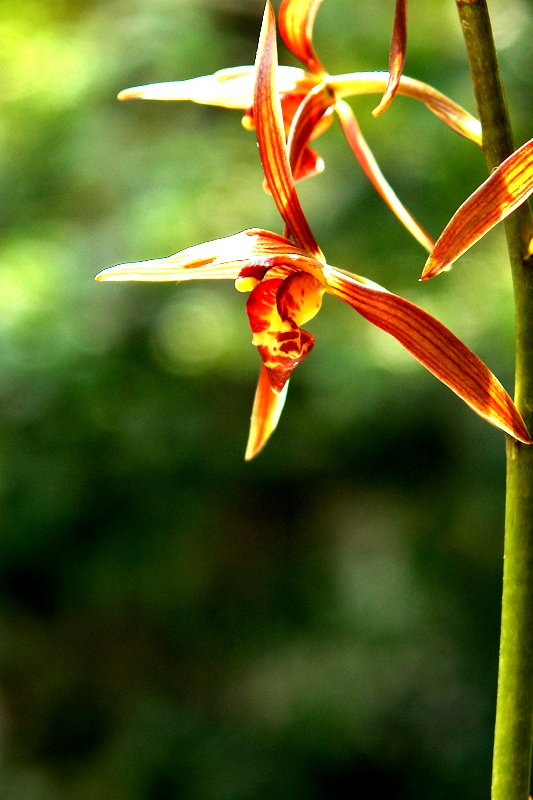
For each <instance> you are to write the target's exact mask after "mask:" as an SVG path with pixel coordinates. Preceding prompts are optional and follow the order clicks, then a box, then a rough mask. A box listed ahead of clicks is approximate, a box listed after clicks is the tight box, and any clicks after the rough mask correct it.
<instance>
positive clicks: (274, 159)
mask: <svg viewBox="0 0 533 800" xmlns="http://www.w3.org/2000/svg"><path fill="white" fill-rule="evenodd" d="M276 64H277V48H276V22H275V17H274V12H273V10H272V6H271V5H270V3H268V2H267V4H266V7H265V14H264V17H263V25H262V27H261V34H260V37H259V46H258V49H257V59H256V68H257V73H256V81H255V92H254V121H255V126H256V129H257V141H258V144H259V152H260V154H261V161H262V164H263V170H264V172H265V178H266V180H267V183H268V186H269V189H270V191H271V193H272V197H273V198H274V202H275V203H276V206H277V207H278V211H279V213H280V214H281V216H282V217H283V220H284V222H285V224H286V226H287V228H288V230H289V232H290V234H291V236H292V237H293V238H294V240H295V242H296V244H297V245H299V247H301V248H303V249H305V250H307V251H308V253H309V255H311V256H315V257H316V258H318V259H319V260H323V258H324V257H323V255H322V252H321V250H320V248H319V246H318V244H317V242H316V240H315V237H314V236H313V234H312V232H311V229H310V227H309V225H308V222H307V220H306V218H305V216H304V213H303V211H302V207H301V205H300V201H299V199H298V195H297V194H296V187H295V185H294V179H293V177H292V173H291V169H290V166H289V160H288V157H287V147H286V144H285V134H284V130H283V117H282V112H281V104H280V100H279V96H278V94H277V88H276Z"/></svg>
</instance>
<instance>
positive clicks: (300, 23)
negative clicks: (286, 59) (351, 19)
mask: <svg viewBox="0 0 533 800" xmlns="http://www.w3.org/2000/svg"><path fill="white" fill-rule="evenodd" d="M321 2H322V0H283V2H282V4H281V6H280V9H279V15H278V21H279V32H280V34H281V38H282V39H283V41H284V42H285V44H286V45H287V47H288V48H289V50H290V51H291V53H293V54H294V55H295V56H296V58H299V59H300V61H301V62H302V63H303V64H305V66H306V67H307V69H308V70H309V72H313V73H315V74H318V75H324V74H325V70H324V67H323V66H322V64H321V63H320V61H319V60H318V57H317V55H316V53H315V51H314V48H313V25H314V22H315V17H316V13H317V11H318V7H319V5H320V3H321Z"/></svg>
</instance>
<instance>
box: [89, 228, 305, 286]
mask: <svg viewBox="0 0 533 800" xmlns="http://www.w3.org/2000/svg"><path fill="white" fill-rule="evenodd" d="M285 262H289V263H290V264H291V266H292V267H293V268H294V269H297V268H298V265H300V268H303V269H311V270H313V269H316V266H314V264H315V262H314V261H312V260H310V259H309V257H308V256H307V254H306V252H305V251H304V250H301V249H300V248H298V247H297V246H296V245H295V244H294V243H293V242H291V241H289V240H288V239H285V238H284V237H283V236H279V235H278V234H276V233H270V231H264V230H261V229H259V228H253V229H251V230H248V231H243V232H242V233H237V234H235V235H234V236H227V237H225V238H224V239H215V240H214V241H212V242H205V243H204V244H199V245H196V246H194V247H188V248H187V249H186V250H181V251H180V252H179V253H176V254H175V255H173V256H169V257H168V258H158V259H154V260H153V261H138V262H136V263H132V264H119V265H118V266H116V267H110V268H109V269H105V270H103V272H100V273H99V274H98V275H97V276H96V280H97V281H188V280H222V279H229V280H236V279H237V278H238V277H239V276H240V275H241V272H242V271H243V269H245V268H249V269H250V268H253V269H259V270H263V274H264V272H266V270H267V269H270V268H271V267H274V266H276V265H282V264H284V263H285ZM250 274H253V275H255V272H252V273H250ZM261 277H262V276H261Z"/></svg>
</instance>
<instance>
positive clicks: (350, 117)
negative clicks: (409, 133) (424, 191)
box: [335, 100, 434, 252]
mask: <svg viewBox="0 0 533 800" xmlns="http://www.w3.org/2000/svg"><path fill="white" fill-rule="evenodd" d="M335 110H336V112H337V114H338V115H339V120H340V123H341V125H342V129H343V131H344V135H345V136H346V138H347V140H348V144H349V145H350V147H351V148H352V150H353V153H354V155H355V157H356V158H357V160H358V161H359V163H360V165H361V167H362V168H363V170H364V172H365V174H366V176H367V178H368V179H369V180H370V182H371V183H372V185H373V186H374V188H375V189H376V191H377V192H378V194H379V195H380V196H381V197H382V198H383V200H384V201H385V203H386V204H387V205H388V207H389V208H390V210H391V211H392V212H393V213H394V214H395V215H396V216H397V217H398V219H399V220H400V222H401V223H402V225H404V226H405V227H406V228H407V230H408V231H409V233H411V234H412V235H413V236H414V237H415V239H416V240H417V241H418V242H420V244H421V245H422V247H425V248H426V250H428V251H429V252H431V250H432V248H433V246H434V242H433V239H432V238H431V237H430V236H429V234H427V233H426V231H425V230H424V229H423V228H422V227H421V226H420V225H419V224H418V222H417V221H416V220H415V218H414V217H413V216H412V215H411V214H410V213H409V211H408V210H407V209H406V208H405V206H404V205H403V204H402V202H401V201H400V200H399V198H398V197H397V195H396V193H395V192H394V190H393V189H392V187H391V186H390V185H389V183H388V182H387V180H386V178H385V177H384V175H383V173H382V172H381V170H380V168H379V166H378V164H377V162H376V159H375V158H374V156H373V155H372V152H371V150H370V148H369V147H368V145H367V143H366V141H365V139H364V137H363V134H362V133H361V129H360V128H359V125H358V123H357V120H356V118H355V115H354V113H353V111H352V109H351V108H350V106H349V105H348V103H346V102H345V101H344V100H339V101H338V102H337V103H336V105H335Z"/></svg>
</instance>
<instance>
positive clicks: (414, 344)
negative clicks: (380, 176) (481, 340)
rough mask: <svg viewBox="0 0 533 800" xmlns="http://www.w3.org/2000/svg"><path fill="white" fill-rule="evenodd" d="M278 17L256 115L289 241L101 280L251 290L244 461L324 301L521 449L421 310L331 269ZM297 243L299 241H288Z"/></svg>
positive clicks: (208, 250) (269, 16) (515, 419)
mask: <svg viewBox="0 0 533 800" xmlns="http://www.w3.org/2000/svg"><path fill="white" fill-rule="evenodd" d="M276 67H277V51H276V30H275V16H274V12H273V10H272V8H271V6H270V4H269V3H268V2H267V5H266V8H265V16H264V19H263V26H262V29H261V35H260V40H259V47H258V52H257V60H256V80H255V93H254V116H255V122H256V129H257V139H258V143H259V150H260V155H261V161H262V163H263V168H264V172H265V177H266V180H267V182H268V186H269V188H270V191H271V193H272V197H273V198H274V201H275V203H276V205H277V208H278V210H279V212H280V214H281V216H282V218H283V220H284V222H285V225H286V229H287V236H280V235H278V234H275V233H271V232H269V231H265V230H261V229H253V230H248V231H243V232H242V233H238V234H236V235H234V236H230V237H228V238H226V239H219V240H217V241H213V242H207V243H205V244H201V245H198V246H196V247H191V248H189V249H187V250H183V251H181V252H180V253H177V254H176V255H174V256H170V257H169V258H163V259H158V260H154V261H146V262H140V263H137V264H121V265H119V266H116V267H111V268H110V269H106V270H104V271H103V272H101V273H100V274H99V275H98V276H97V278H96V279H97V280H100V281H105V280H113V281H126V280H142V281H167V280H168V281H182V280H193V279H222V278H229V279H233V280H235V284H236V288H237V289H238V290H240V291H249V292H250V294H249V296H248V300H247V303H246V311H247V314H248V318H249V322H250V327H251V329H252V341H253V343H254V344H255V345H256V347H257V348H258V350H259V353H260V356H261V359H262V362H263V365H262V368H261V373H260V377H259V383H258V386H257V390H256V395H255V401H254V406H253V411H252V420H251V428H250V435H249V439H248V445H247V448H246V454H245V458H246V459H251V458H253V457H254V456H255V455H256V454H257V453H258V452H259V451H260V450H261V448H262V447H263V446H264V445H265V443H266V442H267V440H268V438H269V436H270V435H271V433H272V431H273V430H274V429H275V427H276V425H277V422H278V420H279V417H280V414H281V411H282V408H283V404H284V402H285V396H286V392H287V387H288V381H289V378H290V375H291V373H292V371H293V370H294V368H295V367H296V366H297V365H298V364H299V363H300V362H301V361H303V359H304V358H305V357H306V356H307V355H308V354H309V352H310V351H311V349H312V347H313V344H314V341H315V340H314V337H313V336H312V335H311V334H310V333H309V332H308V331H306V330H304V329H303V328H302V326H303V325H304V324H306V323H307V322H308V321H309V320H310V319H312V318H313V317H314V316H315V315H316V313H317V312H318V311H319V309H320V306H321V303H322V297H323V294H324V292H327V293H328V294H331V295H333V296H335V297H338V298H340V299H341V300H344V302H346V303H348V304H349V305H350V306H351V307H352V308H354V309H355V310H356V311H358V312H359V313H360V314H361V315H362V316H363V317H365V318H366V319H367V320H368V321H369V322H371V323H372V324H373V325H375V326H377V327H378V328H381V329H382V330H384V331H385V332H387V333H389V334H390V335H391V336H392V337H393V338H395V339H396V340H397V341H399V342H400V344H402V345H403V347H405V348H406V349H407V350H408V351H409V352H410V353H411V354H412V355H413V356H414V357H415V358H416V359H417V360H418V361H419V362H420V363H421V364H423V365H424V366H425V367H426V368H427V369H428V370H429V371H430V372H432V373H433V374H434V375H435V376H436V377H437V378H438V379H439V380H440V381H442V382H443V383H445V384H446V385H447V386H449V387H450V388H451V389H452V390H453V391H454V392H455V393H456V394H458V395H459V397H461V398H462V399H463V400H464V401H465V402H466V403H467V404H468V405H469V406H471V407H472V408H473V409H474V411H476V412H477V413H478V414H479V415H480V416H482V417H484V418H485V419H487V420H488V421H489V422H491V423H493V424H494V425H496V426H497V427H499V428H501V429H502V430H504V431H506V432H507V433H509V434H511V435H512V436H514V437H515V438H517V439H519V440H520V441H522V442H525V443H530V442H531V439H530V437H529V434H528V432H527V429H526V427H525V425H524V423H523V421H522V418H521V417H520V414H519V413H518V411H517V409H516V408H515V406H514V404H513V402H512V400H511V398H510V397H509V395H508V394H507V393H506V391H505V390H504V389H503V387H502V386H501V384H500V383H499V382H498V380H497V379H496V378H495V377H494V375H493V374H492V373H491V372H490V370H489V369H488V368H487V367H486V366H485V365H484V364H483V363H482V362H481V361H480V360H479V359H478V358H477V356H475V355H474V354H473V353H472V352H471V351H470V350H469V349H468V348H467V347H466V346H465V345H464V344H463V343H462V342H461V341H460V340H459V339H457V337H456V336H454V335H453V334H452V333H451V332H450V331H449V330H447V328H445V327H444V326H443V325H442V324H441V323H440V322H438V321H437V320H436V319H434V318H433V317H431V316H430V315H429V314H427V313H426V312H425V311H423V310H422V309H420V308H418V307H417V306H415V305H414V304H413V303H410V302H408V301H407V300H404V299H403V298H401V297H398V296H397V295H394V294H391V293H390V292H388V291H387V290H386V289H383V288H382V287H381V286H378V285H377V284H375V283H372V282H371V281H368V280H366V279H365V278H360V277H358V276H356V275H352V274H350V273H348V272H344V271H342V270H339V269H336V268H335V267H332V266H330V265H329V264H327V263H326V261H325V258H324V256H323V254H322V251H321V250H320V248H319V246H318V244H317V242H316V240H315V238H314V236H313V233H312V231H311V229H310V227H309V224H308V222H307V220H306V218H305V215H304V213H303V210H302V208H301V206H300V201H299V199H298V195H297V193H296V187H295V183H294V179H293V176H292V173H291V169H290V162H289V157H288V151H287V145H286V141H285V133H284V127H283V117H282V109H281V103H280V99H279V94H278V91H277V89H276V76H277V69H276ZM289 237H291V238H289Z"/></svg>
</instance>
